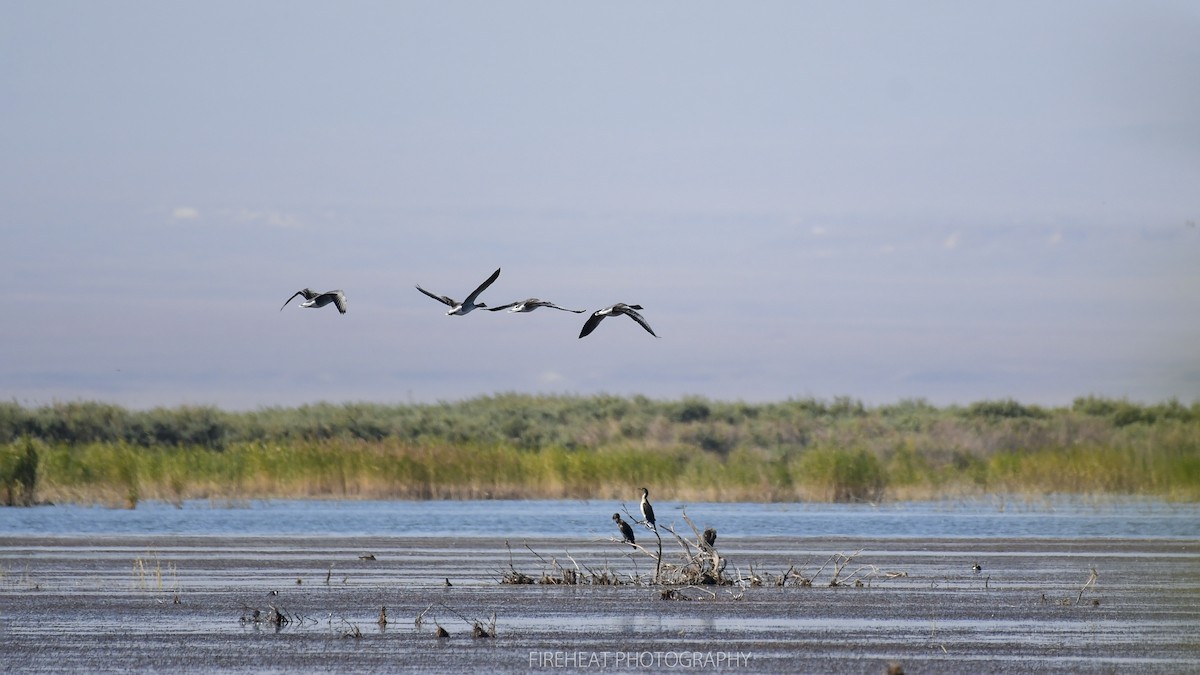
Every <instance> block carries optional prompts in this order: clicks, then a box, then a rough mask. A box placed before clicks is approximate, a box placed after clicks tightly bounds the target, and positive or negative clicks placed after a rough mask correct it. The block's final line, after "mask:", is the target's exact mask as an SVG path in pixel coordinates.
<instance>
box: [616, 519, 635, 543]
mask: <svg viewBox="0 0 1200 675" xmlns="http://www.w3.org/2000/svg"><path fill="white" fill-rule="evenodd" d="M613 522H614V523H616V524H617V529H618V530H620V531H621V537H622V538H623V539H624V540H625V541H627V542H629V543H630V544H632V543H634V539H633V528H632V527H630V526H629V523H627V522H625V521H623V520H621V514H619V513H614V514H613Z"/></svg>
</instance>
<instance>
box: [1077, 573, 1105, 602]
mask: <svg viewBox="0 0 1200 675" xmlns="http://www.w3.org/2000/svg"><path fill="white" fill-rule="evenodd" d="M1099 579H1100V573H1099V572H1097V571H1096V568H1095V567H1093V568H1092V573H1091V575H1089V576H1088V580H1087V582H1086V583H1084V585H1083V588H1081V589H1079V597H1078V598H1076V599H1075V604H1079V603H1080V602H1083V592H1084V591H1086V590H1087V589H1088V586H1095V585H1096V582H1097V581H1098V580H1099Z"/></svg>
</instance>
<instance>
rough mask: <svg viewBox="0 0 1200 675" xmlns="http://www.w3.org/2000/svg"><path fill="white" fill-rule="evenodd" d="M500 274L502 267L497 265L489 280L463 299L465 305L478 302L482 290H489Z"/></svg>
mask: <svg viewBox="0 0 1200 675" xmlns="http://www.w3.org/2000/svg"><path fill="white" fill-rule="evenodd" d="M499 276H500V268H499V267H497V268H496V271H495V272H492V276H490V277H488V278H487V281H485V282H483V283H482V284H479V287H478V288H476V289H475V290H473V291H471V294H470V295H468V296H467V299H466V300H463V304H464V305H474V304H476V302H475V298H478V297H479V294H480V293H482V292H484V291H485V290H487V287H488V286H491V285H492V282H493V281H495V280H496V279H497V278H498V277H499ZM418 288H420V286H418ZM451 306H453V305H451Z"/></svg>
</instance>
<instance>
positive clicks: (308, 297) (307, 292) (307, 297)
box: [279, 288, 313, 312]
mask: <svg viewBox="0 0 1200 675" xmlns="http://www.w3.org/2000/svg"><path fill="white" fill-rule="evenodd" d="M297 295H303V296H304V299H305V300H312V298H313V292H312V291H310V290H308V289H307V288H302V289H300V290H298V291H296V292H295V293H293V294H292V297H290V298H288V299H287V302H285V303H283V307H280V308H279V311H281V312H282V311H283V308H284V307H287V306H288V302H291V301H292V300H295V299H296V296H297Z"/></svg>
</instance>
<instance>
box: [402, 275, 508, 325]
mask: <svg viewBox="0 0 1200 675" xmlns="http://www.w3.org/2000/svg"><path fill="white" fill-rule="evenodd" d="M499 276H500V268H499V267H497V268H496V271H495V272H492V276H490V277H488V278H487V281H485V282H483V283H482V284H479V286H478V287H477V288H476V289H475V290H473V291H471V294H470V295H468V296H467V299H466V300H463V301H462V302H459V301H457V300H455V299H453V298H450V297H447V296H445V295H437V294H434V293H430V292H429V291H427V290H425V289H424V288H421V284H417V290H418V291H421V292H422V293H424V294H425V295H428V296H429V297H431V298H433V299H434V300H437V301H438V302H440V303H442V304H443V305H446V306H447V307H449V308H450V311H449V312H446V316H451V315H453V316H462V315H464V314H466V313H468V312H470V311H471V310H473V309H478V308H484V309H487V305H485V304H483V303H482V302H475V299H476V298H478V297H479V294H480V293H482V292H484V291H485V290H487V287H488V286H491V285H492V282H493V281H495V280H496V278H497V277H499Z"/></svg>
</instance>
